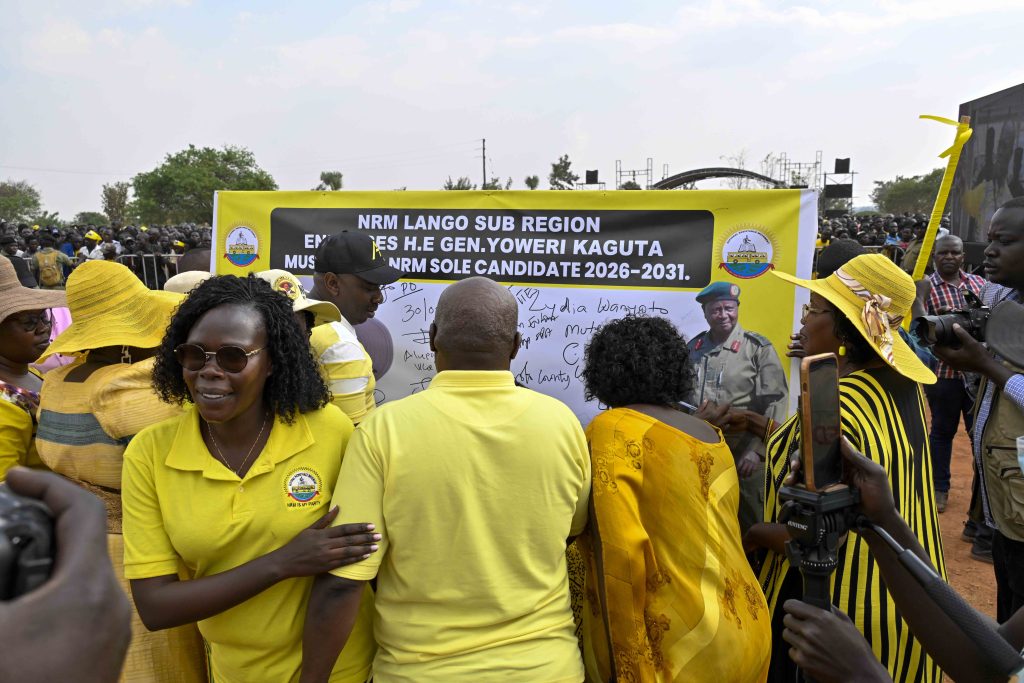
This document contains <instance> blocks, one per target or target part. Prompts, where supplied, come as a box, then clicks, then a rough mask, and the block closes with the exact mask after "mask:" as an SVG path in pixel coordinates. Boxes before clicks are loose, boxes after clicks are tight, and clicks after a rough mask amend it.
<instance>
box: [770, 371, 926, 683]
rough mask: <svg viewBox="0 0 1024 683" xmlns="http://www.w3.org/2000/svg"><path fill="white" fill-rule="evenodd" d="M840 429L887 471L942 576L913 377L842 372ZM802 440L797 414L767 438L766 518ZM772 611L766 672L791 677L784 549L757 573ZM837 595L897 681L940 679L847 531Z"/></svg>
mask: <svg viewBox="0 0 1024 683" xmlns="http://www.w3.org/2000/svg"><path fill="white" fill-rule="evenodd" d="M839 394H840V403H841V411H842V430H843V434H844V435H845V436H846V438H847V439H849V441H850V443H851V444H853V446H854V447H855V448H857V449H858V450H859V451H860V452H862V453H863V454H864V455H866V456H867V457H869V458H871V459H872V460H874V461H875V462H877V463H880V464H881V465H882V466H883V467H884V468H885V470H886V472H888V473H889V483H890V485H891V486H892V491H893V496H894V498H895V499H896V509H897V510H899V512H900V514H901V515H902V516H903V519H904V520H906V522H907V524H908V525H909V526H910V528H911V529H912V530H913V532H914V534H916V535H917V538H918V540H919V541H920V542H921V545H922V546H924V549H925V550H926V551H927V552H928V555H929V557H930V558H931V561H932V564H933V565H934V566H935V567H936V568H937V569H938V570H939V572H940V573H941V574H942V576H943V577H945V576H946V569H945V566H944V564H943V561H942V540H941V537H940V535H939V523H938V518H937V516H936V510H935V497H934V491H933V483H932V466H931V456H930V454H929V450H928V430H927V427H926V423H925V412H924V396H923V393H922V391H921V388H920V386H919V385H918V384H916V383H915V382H912V381H911V380H908V379H906V378H904V377H903V376H902V375H900V374H898V373H897V372H895V371H894V370H892V369H891V368H888V367H885V368H879V369H870V370H859V371H857V372H854V373H851V374H849V375H847V376H846V377H844V378H843V379H841V380H840V382H839ZM799 443H800V424H799V418H798V417H797V416H794V417H793V418H791V419H790V420H789V421H787V422H786V423H785V424H784V425H783V426H782V427H781V428H780V429H779V430H778V431H776V433H775V434H774V435H773V436H772V438H771V439H770V440H769V442H768V447H767V453H768V456H767V457H768V468H769V471H768V473H767V475H766V477H765V521H766V522H778V517H779V510H780V502H779V500H778V491H779V488H780V487H781V486H782V481H783V479H785V477H786V475H787V474H789V461H790V458H791V457H792V454H793V453H795V452H796V451H797V449H798V448H799ZM760 580H761V587H762V589H763V590H764V594H765V597H766V598H767V599H768V609H769V610H770V611H771V613H772V635H773V640H774V643H773V652H772V666H771V673H770V675H769V680H773V681H775V680H778V681H782V680H785V681H793V680H794V678H793V673H794V665H793V663H792V661H791V660H790V659H789V657H788V656H787V650H788V649H789V648H788V645H787V644H786V643H785V641H783V640H782V617H783V616H784V610H783V609H782V605H783V603H784V602H785V601H786V600H787V599H789V598H799V597H800V594H801V587H802V584H801V579H800V572H799V571H798V570H796V569H793V568H791V567H790V565H789V560H787V559H786V557H785V556H784V555H777V554H775V553H768V557H767V558H766V560H765V562H764V565H763V566H762V568H761V574H760ZM832 581H833V583H832V603H833V604H834V605H836V606H837V607H838V608H839V609H841V610H842V611H844V612H846V613H847V614H848V615H850V618H851V619H852V620H853V622H854V623H855V624H856V625H857V628H858V629H859V630H860V631H861V633H863V634H864V637H865V638H867V640H868V642H870V643H871V649H872V650H873V651H874V653H875V656H877V657H878V659H879V660H880V661H881V662H882V664H884V665H885V666H886V668H887V669H888V670H889V674H890V675H891V676H892V678H893V680H894V681H937V680H939V669H938V667H937V666H936V665H935V664H934V663H933V662H932V660H931V658H930V657H928V656H927V655H926V654H925V653H924V650H923V649H922V648H921V645H920V643H918V642H917V640H915V639H914V638H913V636H912V635H911V634H910V629H909V628H908V627H907V625H906V623H904V621H903V619H902V618H901V617H900V615H899V613H898V611H897V610H896V605H895V603H894V602H893V601H892V599H891V597H890V596H889V592H888V590H887V589H886V586H885V582H884V581H883V580H882V576H881V574H880V572H879V570H878V566H877V564H876V563H875V561H874V558H872V556H871V552H870V551H869V550H868V546H867V544H866V543H865V542H864V541H863V540H862V539H861V538H860V537H859V536H857V535H856V534H850V536H849V538H848V540H847V542H846V544H845V545H844V546H843V547H842V548H841V549H840V551H839V568H838V569H837V570H836V573H835V574H834V575H833V578H832Z"/></svg>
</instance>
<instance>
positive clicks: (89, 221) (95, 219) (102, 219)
mask: <svg viewBox="0 0 1024 683" xmlns="http://www.w3.org/2000/svg"><path fill="white" fill-rule="evenodd" d="M71 223H72V225H82V226H85V225H92V226H95V227H97V228H99V227H102V226H105V225H110V219H108V218H107V217H106V216H105V215H104V214H102V213H100V212H99V211H79V212H78V213H76V214H75V217H74V218H72V219H71Z"/></svg>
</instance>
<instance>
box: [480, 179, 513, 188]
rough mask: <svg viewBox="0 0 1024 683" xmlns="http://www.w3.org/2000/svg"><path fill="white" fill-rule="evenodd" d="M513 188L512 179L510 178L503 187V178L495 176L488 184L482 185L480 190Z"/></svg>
mask: <svg viewBox="0 0 1024 683" xmlns="http://www.w3.org/2000/svg"><path fill="white" fill-rule="evenodd" d="M511 187H512V179H511V178H509V179H508V180H507V181H505V184H504V185H503V184H502V183H501V178H499V177H498V176H494V177H493V178H491V179H490V180H489V181H488V182H486V183H484V184H483V185H481V186H480V189H481V190H508V189H511Z"/></svg>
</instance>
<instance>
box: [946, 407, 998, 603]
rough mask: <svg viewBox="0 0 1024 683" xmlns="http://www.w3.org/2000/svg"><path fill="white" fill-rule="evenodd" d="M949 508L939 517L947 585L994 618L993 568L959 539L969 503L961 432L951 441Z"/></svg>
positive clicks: (967, 459) (966, 446)
mask: <svg viewBox="0 0 1024 683" xmlns="http://www.w3.org/2000/svg"><path fill="white" fill-rule="evenodd" d="M950 470H951V472H952V483H951V485H950V489H949V505H948V507H947V508H946V511H945V512H944V513H942V514H940V515H939V527H940V528H941V529H942V551H943V554H944V555H945V559H946V574H947V577H948V579H949V583H950V585H951V586H953V588H955V589H956V590H957V592H959V593H960V595H962V596H963V597H964V598H965V599H966V600H967V601H968V602H970V603H971V605H973V606H974V607H975V608H977V609H979V610H981V611H983V612H985V613H986V614H988V615H989V616H991V617H993V618H995V616H996V577H995V574H994V573H993V571H992V565H990V564H987V563H984V562H979V561H978V560H975V559H972V558H971V544H970V543H965V542H964V541H962V540H960V533H961V532H962V531H963V529H964V521H966V519H967V507H968V505H970V502H971V476H972V471H971V444H970V440H969V439H968V438H967V435H966V434H964V432H963V425H961V431H960V432H959V433H958V434H957V435H956V439H955V440H954V441H953V462H952V466H951V468H950Z"/></svg>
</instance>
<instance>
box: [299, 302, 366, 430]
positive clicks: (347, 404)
mask: <svg viewBox="0 0 1024 683" xmlns="http://www.w3.org/2000/svg"><path fill="white" fill-rule="evenodd" d="M309 343H310V345H311V346H312V347H313V355H315V356H316V358H317V360H319V361H320V365H321V366H322V367H323V373H324V377H325V379H326V380H327V387H328V388H329V389H330V390H331V395H332V396H333V398H332V402H333V403H334V405H336V406H338V407H339V408H341V409H342V411H344V413H345V414H346V415H348V416H349V418H350V419H351V420H352V422H353V423H355V424H359V423H360V422H361V421H362V420H363V418H365V417H366V416H367V415H369V414H370V412H371V411H372V410H373V409H374V407H375V406H376V403H375V401H374V396H373V391H374V389H375V388H376V380H374V378H373V361H372V360H371V359H370V354H368V353H367V352H366V349H365V348H363V345H362V343H360V341H359V338H358V337H357V336H356V329H355V328H354V327H352V325H351V324H350V323H349V322H348V321H347V320H345V319H344V318H342V319H341V320H340V321H338V322H330V323H324V324H323V325H317V326H316V327H314V328H313V332H312V334H311V335H310V338H309Z"/></svg>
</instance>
